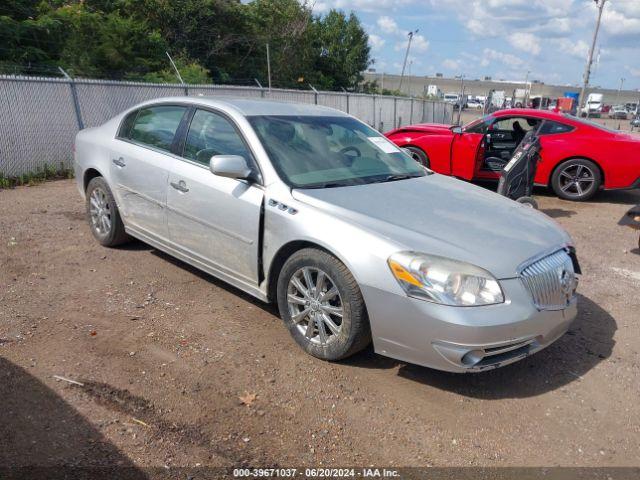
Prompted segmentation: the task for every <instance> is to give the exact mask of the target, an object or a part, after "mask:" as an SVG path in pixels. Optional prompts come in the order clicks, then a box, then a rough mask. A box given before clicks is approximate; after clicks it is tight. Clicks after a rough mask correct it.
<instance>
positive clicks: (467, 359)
mask: <svg viewBox="0 0 640 480" xmlns="http://www.w3.org/2000/svg"><path fill="white" fill-rule="evenodd" d="M483 358H484V351H483V350H471V351H470V352H467V353H466V354H465V355H464V357H462V359H461V360H460V361H461V362H462V364H463V365H465V366H467V367H473V366H474V365H475V364H476V363H479V362H480V361H481V360H482V359H483Z"/></svg>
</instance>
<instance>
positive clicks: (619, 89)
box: [615, 78, 624, 105]
mask: <svg viewBox="0 0 640 480" xmlns="http://www.w3.org/2000/svg"><path fill="white" fill-rule="evenodd" d="M622 85H624V78H621V79H620V87H618V93H616V103H615V104H616V105H617V104H618V99H619V98H620V92H621V91H622Z"/></svg>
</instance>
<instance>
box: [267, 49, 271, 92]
mask: <svg viewBox="0 0 640 480" xmlns="http://www.w3.org/2000/svg"><path fill="white" fill-rule="evenodd" d="M267 77H268V78H269V93H271V58H270V57H269V42H267Z"/></svg>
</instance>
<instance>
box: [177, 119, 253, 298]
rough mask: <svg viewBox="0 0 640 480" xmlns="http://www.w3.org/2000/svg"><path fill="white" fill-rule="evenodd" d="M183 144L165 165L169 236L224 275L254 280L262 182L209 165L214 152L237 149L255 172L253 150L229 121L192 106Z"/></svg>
mask: <svg viewBox="0 0 640 480" xmlns="http://www.w3.org/2000/svg"><path fill="white" fill-rule="evenodd" d="M192 115H193V118H192V119H191V121H190V123H189V128H188V130H187V132H186V137H185V139H184V146H183V148H182V149H181V157H182V159H178V158H175V159H174V160H173V161H172V162H171V166H170V168H169V186H168V189H167V220H168V228H169V236H170V239H171V241H172V242H173V244H174V245H175V246H177V247H178V248H179V249H180V250H181V251H182V252H183V253H185V254H186V255H188V256H190V257H191V258H194V259H196V260H197V261H199V262H202V263H204V264H206V265H207V266H209V267H211V268H213V269H215V270H217V271H218V272H220V273H221V274H222V276H228V277H232V278H234V279H237V280H240V281H242V282H244V283H247V284H250V285H253V286H256V285H257V284H258V254H259V250H258V249H259V248H260V244H259V234H260V215H261V209H262V200H263V196H264V192H263V188H262V186H260V185H258V184H256V183H254V182H249V181H245V180H236V179H232V178H225V177H219V176H216V175H214V174H213V173H211V171H210V170H209V161H210V159H211V157H212V156H213V155H241V156H243V157H244V158H245V159H246V160H247V162H248V163H249V164H250V165H252V168H253V169H254V171H255V173H256V175H255V176H256V178H258V177H259V174H258V170H257V166H256V163H255V161H254V157H253V155H252V153H251V150H250V149H249V147H248V146H247V143H246V142H245V141H244V138H243V137H242V135H241V132H240V131H239V129H238V128H237V127H236V126H235V124H234V123H233V121H232V120H231V119H229V118H228V117H226V116H225V115H223V114H222V113H219V112H214V111H210V110H204V109H196V110H194V111H193V112H192Z"/></svg>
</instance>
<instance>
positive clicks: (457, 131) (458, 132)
mask: <svg viewBox="0 0 640 480" xmlns="http://www.w3.org/2000/svg"><path fill="white" fill-rule="evenodd" d="M451 131H452V132H453V133H455V134H456V135H459V134H461V133H462V127H453V128H452V129H451Z"/></svg>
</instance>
